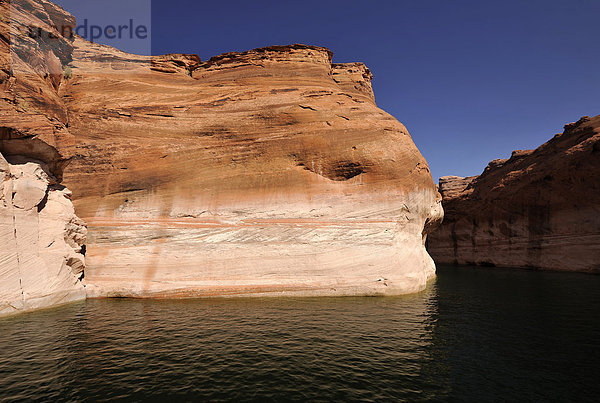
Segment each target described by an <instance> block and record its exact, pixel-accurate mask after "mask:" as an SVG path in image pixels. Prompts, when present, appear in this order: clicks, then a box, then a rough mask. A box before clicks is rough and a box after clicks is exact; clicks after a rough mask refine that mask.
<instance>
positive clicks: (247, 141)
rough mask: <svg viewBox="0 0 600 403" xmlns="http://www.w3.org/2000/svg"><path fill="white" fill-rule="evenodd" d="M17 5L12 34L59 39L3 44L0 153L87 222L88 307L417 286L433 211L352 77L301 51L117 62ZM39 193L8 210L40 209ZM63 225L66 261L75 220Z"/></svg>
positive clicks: (436, 201) (395, 135) (418, 173)
mask: <svg viewBox="0 0 600 403" xmlns="http://www.w3.org/2000/svg"><path fill="white" fill-rule="evenodd" d="M21 5H22V7H21V8H19V9H18V10H17V12H15V13H13V14H12V16H13V17H12V18H14V19H15V21H16V23H17V24H20V25H23V26H26V25H30V24H34V25H36V26H38V25H39V26H41V27H43V32H52V33H53V35H58V36H57V38H56V41H57V42H55V43H52V44H51V46H50V44H49V43H46V42H44V41H45V39H44V38H45V37H43V36H42V37H41V38H38V39H37V41H38V42H35V43H33V42H31V41H29V39H27V38H23V41H22V42H23V43H22V44H21V42H18V43H20V45H19V46H20V47H19V48H18V49H17V50H15V51H13V52H12V55H11V56H14V55H16V61H15V60H12V66H16V65H18V66H19V67H20V69H19V72H18V73H15V72H12V73H11V70H10V68H9V67H7V63H8V62H9V61H10V57H7V56H6V55H4V56H3V57H4V59H3V60H4V61H5V62H6V63H5V64H4V65H5V67H6V68H4V69H3V71H4V76H3V77H4V79H3V81H2V85H3V88H4V91H5V94H6V95H5V96H4V97H3V101H2V104H1V106H0V108H2V111H3V114H2V118H1V119H2V121H1V122H0V123H1V124H2V126H3V127H4V129H3V132H2V143H0V150H1V151H2V153H4V154H6V155H7V156H8V157H10V158H12V157H13V156H15V157H16V156H26V157H27V158H30V159H36V160H39V161H38V162H39V167H41V168H40V169H42V170H43V167H44V166H48V169H47V171H48V172H47V178H49V179H48V181H47V186H49V187H50V186H56V183H55V182H57V181H58V180H60V176H61V175H62V174H63V172H64V183H65V184H66V185H67V186H69V188H71V189H72V190H73V196H72V198H73V200H74V204H75V207H76V210H77V212H78V214H79V215H80V216H82V217H84V218H85V219H86V221H88V222H89V224H90V228H89V237H88V242H87V251H88V254H87V255H86V264H87V267H86V271H85V274H86V277H85V278H86V282H87V286H86V291H87V294H88V296H139V297H196V296H231V295H383V294H402V293H408V292H414V291H418V290H421V289H423V288H424V287H425V284H426V282H427V280H428V279H430V278H431V277H432V276H434V273H435V266H434V264H433V261H432V260H431V258H430V257H429V256H428V255H427V253H426V250H425V248H424V241H425V238H426V236H427V233H429V232H430V231H432V230H433V228H435V226H436V225H437V223H439V221H440V219H441V216H442V211H441V207H440V200H441V199H440V197H439V194H438V193H437V191H436V187H435V185H434V183H433V180H432V178H431V175H430V173H429V168H428V166H427V163H426V161H425V160H424V158H423V157H422V156H421V154H420V153H419V151H418V150H417V148H416V147H415V145H414V144H413V142H412V139H411V137H410V135H409V134H408V131H407V130H406V128H405V127H404V126H403V125H402V124H401V123H399V122H398V121H397V120H396V119H394V118H393V117H392V116H390V115H389V114H387V113H385V112H384V111H382V110H381V109H379V108H378V107H377V106H376V104H375V101H374V95H373V92H372V88H371V83H370V81H371V78H372V75H371V73H370V71H369V70H368V69H367V68H366V67H365V66H364V65H363V64H361V63H350V64H332V63H331V58H332V53H331V52H330V51H329V50H328V49H325V48H320V47H315V46H307V45H300V44H296V45H289V46H270V47H266V48H261V49H254V50H250V51H247V52H241V53H227V54H224V55H220V56H216V57H213V58H211V59H209V60H208V61H206V62H202V61H201V60H200V58H199V57H197V56H195V55H178V54H170V55H164V56H157V57H147V56H137V55H131V54H127V53H124V52H121V51H119V50H117V49H114V48H111V47H107V46H102V45H98V44H93V43H89V42H86V41H84V40H82V39H81V38H78V37H76V38H74V41H73V42H71V41H70V39H69V38H66V37H62V36H60V32H61V31H62V29H61V28H60V27H61V26H64V25H69V26H70V24H74V20H73V19H72V17H70V16H69V15H68V14H66V13H65V12H64V11H62V10H61V9H60V8H58V7H56V6H53V5H51V3H48V2H47V1H42V0H40V1H34V0H22V1H21ZM23 32H25V31H23ZM19 38H20V37H19ZM3 46H4V48H3V49H4V50H5V52H4V53H5V54H6V53H7V52H8V50H9V48H8V44H7V43H5V44H3ZM27 49H32V53H31V55H32V56H31V57H27V58H25V56H23V55H24V54H25V53H24V52H22V51H21V50H27ZM48 49H52V51H51V52H47V51H46V50H48ZM19 55H20V56H19ZM15 62H16V63H17V64H15ZM68 69H70V70H71V72H72V74H65V75H63V74H59V73H61V72H62V71H65V72H67V71H68ZM20 100H23V102H26V103H21V104H19V102H22V101H20ZM24 118H26V119H24ZM73 135H74V137H73ZM73 140H75V141H73ZM74 144H76V146H74ZM8 157H7V159H9V160H10V158H8ZM69 161H71V163H70V165H68V166H67V167H66V168H65V164H66V163H67V162H69ZM8 162H10V161H8ZM15 164H16V165H19V164H17V162H16V161H15ZM7 169H10V170H11V171H12V169H13V168H11V167H10V166H9V167H8V168H7ZM7 169H5V171H6V172H8V171H7ZM15 169H16V168H15ZM28 169H29V168H28ZM32 169H33V167H32ZM36 169H37V168H36ZM36 169H34V171H35V172H37V171H36ZM11 175H12V174H11ZM15 175H18V172H17V174H15ZM15 175H13V176H15ZM40 175H41V174H40ZM41 176H42V177H43V175H41ZM53 177H55V178H56V180H54V181H53V179H52V178H53ZM6 178H8V176H6ZM43 178H46V177H43ZM43 178H42V179H43ZM10 180H15V178H13V177H11V179H10ZM8 181H9V179H6V180H5V182H3V184H7V186H8ZM38 182H39V181H38ZM38 182H35V183H36V185H35V186H32V187H31V188H29V187H27V189H29V190H28V191H27V192H28V193H27V195H25V194H23V197H21V193H20V192H19V191H17V193H16V194H15V196H13V199H12V200H11V202H12V206H13V207H14V208H27V209H29V210H31V211H34V210H36V209H39V206H40V205H41V204H42V201H40V200H38V199H39V196H40V195H42V194H43V193H44V183H38ZM28 183H29V182H28ZM19 186H20V185H19ZM57 189H58V188H57ZM46 194H49V193H47V192H46ZM64 196H65V198H68V196H69V195H68V193H65V194H64ZM15 197H16V199H15ZM49 200H50V199H49ZM52 200H54V199H52ZM65 203H66V202H65ZM65 203H63V205H65V206H67V207H68V205H67V204H65ZM13 207H11V208H13ZM36 211H37V210H36ZM42 211H43V208H42ZM59 215H60V217H67V216H68V214H66V213H65V214H62V213H60V214H59ZM64 224H65V225H64V229H66V231H67V232H68V234H69V236H66V237H64V238H65V239H66V241H65V242H66V243H67V244H68V245H70V246H71V247H72V248H74V249H73V250H74V252H78V249H77V248H80V245H81V242H82V239H83V231H82V230H81V225H80V224H81V223H80V222H78V221H77V220H76V219H75V218H72V217H71V218H69V220H68V222H67V223H64ZM35 231H36V229H35V228H32V229H31V231H30V233H31V234H34V233H35ZM6 236H8V237H9V238H10V234H9V233H8V232H7V233H6ZM23 245H26V242H25V243H23ZM69 262H70V263H69ZM69 264H71V266H69V267H72V268H73V270H72V271H71V273H72V274H73V276H75V277H74V283H73V284H74V286H76V287H80V286H81V283H79V282H78V280H77V278H76V277H77V276H78V275H79V274H80V269H81V262H80V261H76V259H70V260H68V263H67V265H69ZM34 269H35V267H33V266H32V270H34ZM1 275H2V274H0V276H1ZM39 278H40V279H41V280H42V281H40V284H41V285H42V287H41V289H43V284H44V281H45V280H46V279H47V278H46V277H45V276H44V275H41V276H39Z"/></svg>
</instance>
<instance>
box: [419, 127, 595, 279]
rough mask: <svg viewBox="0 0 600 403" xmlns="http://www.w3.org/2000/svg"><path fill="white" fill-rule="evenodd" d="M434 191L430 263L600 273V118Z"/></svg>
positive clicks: (451, 178)
mask: <svg viewBox="0 0 600 403" xmlns="http://www.w3.org/2000/svg"><path fill="white" fill-rule="evenodd" d="M439 188H440V189H439V190H440V192H441V194H442V196H443V205H444V210H445V219H444V223H443V225H442V226H441V228H440V229H438V230H437V231H436V232H435V233H434V234H432V235H431V236H430V237H429V239H428V249H429V252H430V253H431V255H432V256H433V257H434V259H435V260H436V262H438V263H457V264H478V265H486V266H505V267H525V268H537V269H549V270H564V271H583V272H595V273H598V272H600V116H596V117H594V118H589V117H583V118H581V119H580V120H579V121H578V122H576V123H572V124H569V125H566V126H565V131H564V133H562V134H557V135H556V136H554V138H552V139H551V140H550V141H548V142H547V143H545V144H543V145H542V146H540V147H539V148H537V149H536V150H518V151H514V152H513V154H512V156H511V157H510V158H509V159H504V160H494V161H492V162H490V164H489V165H488V167H487V168H486V169H485V171H484V172H483V173H482V174H481V175H480V176H477V177H469V178H461V177H457V176H449V177H443V178H441V179H440V186H439Z"/></svg>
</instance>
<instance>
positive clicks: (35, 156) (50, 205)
mask: <svg viewBox="0 0 600 403" xmlns="http://www.w3.org/2000/svg"><path fill="white" fill-rule="evenodd" d="M0 15H1V16H2V18H1V19H0V315H5V314H11V313H15V312H20V311H24V310H30V309H35V308H42V307H46V306H51V305H55V304H59V303H64V302H69V301H73V300H76V299H82V298H85V289H84V286H83V284H82V282H81V281H80V279H81V278H82V276H83V268H84V257H83V255H82V253H81V252H82V245H83V243H84V241H85V234H86V228H85V224H84V223H83V222H82V221H81V220H80V219H78V218H77V217H76V216H75V213H74V209H73V205H72V204H71V201H70V192H69V191H68V190H67V189H66V188H65V187H64V186H61V185H60V178H61V176H62V170H63V168H64V166H65V165H66V163H67V162H68V161H69V158H70V157H71V156H72V155H73V151H74V148H73V145H74V139H73V136H72V135H71V134H70V133H69V131H68V129H67V127H66V123H67V110H66V107H65V105H64V103H63V102H62V100H61V98H60V96H59V95H58V88H59V87H60V85H61V82H62V80H63V78H62V77H63V73H62V72H63V64H66V63H69V62H70V52H71V51H72V49H73V46H72V44H71V42H70V40H68V38H64V37H63V36H62V35H61V34H60V29H59V28H57V27H60V26H63V25H65V24H74V19H72V17H70V16H69V15H67V14H66V13H64V11H62V10H61V9H60V8H58V7H56V6H54V5H53V4H52V3H49V2H46V1H38V2H33V1H15V2H12V3H10V2H4V1H3V2H1V3H0ZM31 27H36V28H37V29H38V30H37V32H38V33H40V35H29V33H30V32H31V31H30V28H31ZM50 35H52V39H50Z"/></svg>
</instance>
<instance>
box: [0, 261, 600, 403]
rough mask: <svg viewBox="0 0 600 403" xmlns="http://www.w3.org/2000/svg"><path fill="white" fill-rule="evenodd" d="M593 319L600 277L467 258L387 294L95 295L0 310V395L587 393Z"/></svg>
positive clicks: (597, 334) (498, 396)
mask: <svg viewBox="0 0 600 403" xmlns="http://www.w3.org/2000/svg"><path fill="white" fill-rule="evenodd" d="M599 312H600V276H592V275H584V274H564V273H545V272H533V271H520V270H505V269H479V268H464V267H463V268H454V267H440V268H439V270H438V278H437V279H436V280H435V282H433V283H432V284H431V285H430V287H429V288H428V289H427V290H426V291H424V292H422V293H420V294H416V295H411V296H404V297H394V298H390V297H388V298H314V299H305V298H298V299H296V298H289V299H236V300H215V299H212V300H194V301H151V300H129V299H113V300H89V301H86V302H82V303H77V304H72V305H68V306H64V307H60V308H56V309H51V310H45V311H40V312H34V313H29V314H25V315H20V316H15V317H10V318H4V319H0V348H1V350H0V401H13V400H31V399H35V400H44V401H56V400H70V401H72V400H76V401H80V400H90V401H97V400H114V399H119V400H137V401H146V400H161V401H169V400H211V401H222V400H228V401H229V400H236V401H237V400H241V401H289V400H299V401H306V400H310V401H331V400H335V401H357V400H361V401H372V400H375V401H390V400H396V401H397V400H410V401H415V400H441V401H447V400H460V401H531V400H536V401H545V400H553V401H561V400H562V401H564V400H569V401H582V400H589V401H592V400H594V399H597V398H598V396H599V395H600V386H599V385H600V377H599V374H600V373H599V369H598V368H599V365H600V324H599V321H598V318H599V317H600V316H599ZM596 401H597V400H596Z"/></svg>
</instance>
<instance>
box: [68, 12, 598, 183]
mask: <svg viewBox="0 0 600 403" xmlns="http://www.w3.org/2000/svg"><path fill="white" fill-rule="evenodd" d="M137 1H143V0H137ZM58 2H59V3H64V2H66V0H65V1H58ZM123 2H125V0H122V1H121V3H123ZM94 3H95V4H98V3H97V2H94ZM79 4H81V0H80V1H79ZM65 7H66V8H67V9H68V10H72V11H73V12H74V14H75V15H76V16H77V10H75V9H74V7H71V8H69V6H67V5H65ZM599 15H600V1H597V0H564V1H557V0H531V1H528V0H520V1H516V0H508V1H506V0H505V1H485V0H473V1H467V0H410V1H409V0H398V1H392V0H389V1H384V0H380V1H377V0H375V1H373V0H372V1H369V2H367V1H352V0H343V1H341V0H340V1H338V0H330V1H327V0H320V1H316V0H304V1H283V0H278V1H272V0H255V1H233V0H227V1H214V0H213V1H194V0H169V1H161V0H153V1H152V52H153V53H154V54H160V53H174V52H186V53H197V54H199V55H200V57H201V58H202V59H203V60H205V59H208V58H209V57H211V56H214V55H217V54H220V53H224V52H230V51H243V50H248V49H251V48H256V47H262V46H267V45H274V44H278V45H283V44H290V43H305V44H311V45H319V46H325V47H328V48H330V49H331V50H332V51H333V52H334V61H335V62H352V61H361V62H364V63H366V64H367V65H368V66H369V68H370V69H371V71H372V72H373V74H374V75H375V78H374V80H373V86H374V89H375V97H376V101H377V104H378V105H379V106H380V107H381V108H383V109H384V110H386V111H387V112H389V113H391V114H392V115H394V116H395V117H396V118H398V120H400V121H401V122H403V123H404V124H405V125H406V126H407V127H408V129H409V131H410V133H411V134H412V136H413V139H414V141H415V143H416V144H417V146H418V147H419V149H420V150H421V152H422V153H423V155H424V156H425V157H426V158H427V160H428V162H429V164H430V166H431V169H432V174H433V176H434V179H435V180H437V178H438V177H439V176H442V175H450V174H456V175H462V176H465V175H475V174H479V173H480V172H481V171H482V170H483V168H484V167H485V166H486V164H487V163H488V161H490V160H492V159H495V158H506V157H508V156H510V153H511V151H512V150H514V149H523V148H535V147H537V146H539V145H540V144H541V143H543V142H545V141H546V140H548V139H549V138H550V137H552V136H553V135H554V134H555V133H558V132H561V131H562V126H563V125H564V124H565V123H568V122H571V121H575V120H577V119H578V118H579V117H580V116H583V115H596V114H599V113H600V51H599V47H600V26H599V24H598V16H599ZM79 17H81V15H79Z"/></svg>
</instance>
